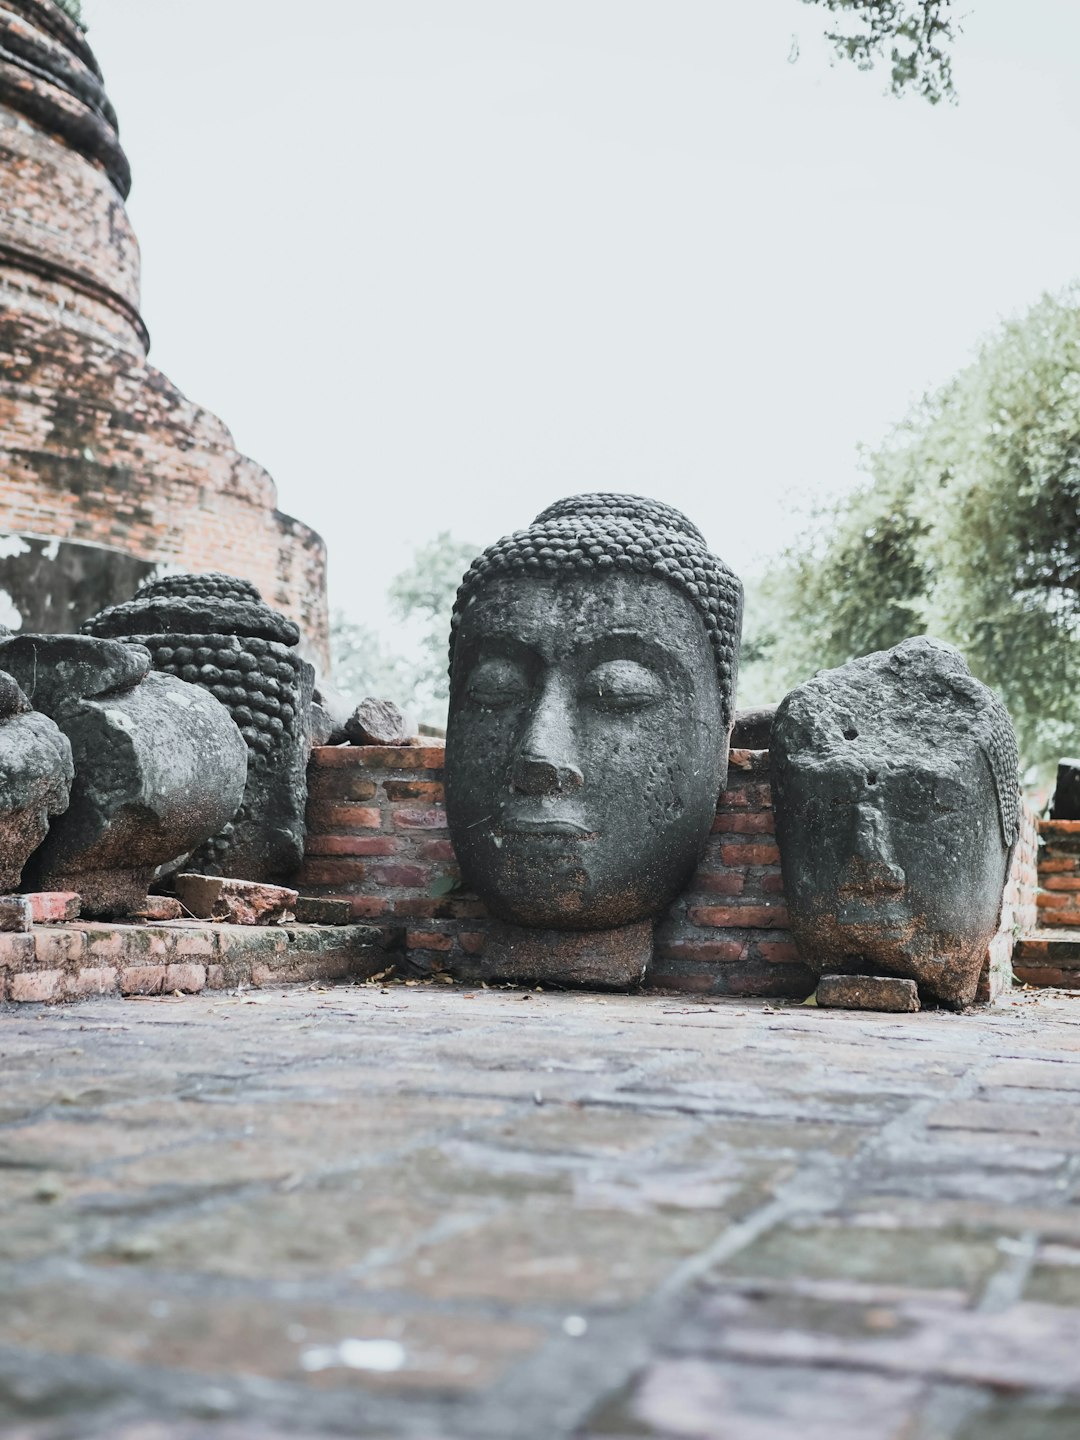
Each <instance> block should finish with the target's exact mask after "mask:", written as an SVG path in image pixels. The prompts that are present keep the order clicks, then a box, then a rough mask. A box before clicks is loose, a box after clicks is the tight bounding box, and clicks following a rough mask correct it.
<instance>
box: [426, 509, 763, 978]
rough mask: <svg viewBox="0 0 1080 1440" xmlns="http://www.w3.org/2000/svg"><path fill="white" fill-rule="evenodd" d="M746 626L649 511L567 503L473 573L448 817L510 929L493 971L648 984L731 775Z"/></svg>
mask: <svg viewBox="0 0 1080 1440" xmlns="http://www.w3.org/2000/svg"><path fill="white" fill-rule="evenodd" d="M741 619H742V587H741V585H740V583H739V581H738V579H737V578H736V577H735V575H733V574H732V572H731V571H730V570H729V569H728V568H727V567H726V566H725V565H724V564H723V563H722V562H721V561H720V560H718V559H717V558H716V557H715V556H714V555H712V554H710V553H709V550H708V548H707V546H706V544H705V541H704V539H703V537H702V536H701V534H700V532H699V531H698V530H697V529H696V528H695V527H694V526H693V525H692V524H691V523H690V522H689V521H688V520H687V519H686V517H685V516H684V515H682V514H680V513H679V511H677V510H674V509H672V507H670V506H668V505H664V504H661V503H660V502H657V501H652V500H646V499H643V498H641V497H638V496H632V495H612V494H597V495H579V496H575V497H572V498H571V499H568V500H563V501H561V502H559V503H558V504H556V505H553V506H551V507H550V509H548V510H545V511H544V512H543V514H542V515H540V516H539V517H538V518H537V520H535V521H534V522H533V524H532V525H530V526H529V527H528V529H526V530H521V531H518V532H517V533H515V534H514V535H510V536H508V537H506V538H505V539H503V540H500V541H498V542H497V543H496V544H495V545H493V546H491V547H490V549H488V550H486V551H485V552H484V554H483V555H481V556H479V557H478V558H477V559H476V560H475V561H474V562H473V564H472V567H471V569H470V570H469V572H468V574H467V575H466V576H465V579H464V580H463V582H462V584H461V588H460V589H459V591H458V596H457V601H456V604H455V607H454V615H453V621H452V632H451V642H450V647H451V649H450V653H451V672H450V673H451V691H450V713H449V724H448V730H447V741H446V747H447V748H446V802H447V817H448V822H449V826H450V833H451V838H452V840H453V843H454V848H455V852H456V854H457V857H458V860H459V862H460V864H461V868H462V872H463V875H464V877H465V879H466V881H467V883H468V884H469V885H470V886H472V887H473V888H474V889H475V890H476V892H477V893H478V894H479V895H480V897H481V898H482V899H483V900H484V902H485V903H486V904H487V906H488V907H489V909H490V910H491V911H492V912H493V913H494V914H495V915H496V916H498V917H499V918H500V919H501V920H502V921H504V922H507V925H506V928H505V929H504V930H502V931H497V932H495V933H494V934H493V935H492V936H489V940H488V948H487V951H486V952H485V963H486V964H487V965H488V967H489V970H490V971H491V973H492V974H493V975H495V974H496V973H499V974H502V975H504V976H506V977H507V978H511V979H522V980H524V979H531V978H534V977H535V978H540V976H541V972H542V978H543V980H545V981H547V982H548V983H555V984H558V983H563V984H565V983H588V984H593V985H597V984H605V983H606V984H609V985H613V986H615V985H620V986H621V985H627V984H631V983H634V982H636V981H637V980H639V979H640V978H641V974H642V971H643V969H644V965H645V963H646V962H647V960H648V958H649V956H650V954H651V947H652V928H651V927H652V918H653V917H654V916H655V915H657V913H658V912H660V911H661V910H663V909H664V908H665V907H666V906H667V905H668V904H669V903H670V902H671V901H672V899H673V898H674V897H675V896H676V895H677V894H678V892H679V891H680V889H682V887H683V886H684V885H685V883H686V881H687V879H688V878H689V876H690V874H691V873H692V871H693V870H694V867H695V866H696V865H697V863H698V860H699V859H700V856H701V852H702V849H703V846H704V843H705V839H706V837H707V836H708V834H709V830H710V827H711V825H712V820H713V817H714V815H715V811H716V801H717V795H718V793H719V791H720V790H721V789H722V788H723V786H724V783H725V780H726V774H727V752H728V737H729V734H730V731H731V725H732V720H733V717H734V711H735V683H736V674H737V670H738V659H739V639H740V631H741ZM515 927H523V929H524V933H523V929H522V928H517V929H516V933H515ZM537 931H542V932H544V934H543V935H538V934H537V933H536V932H537Z"/></svg>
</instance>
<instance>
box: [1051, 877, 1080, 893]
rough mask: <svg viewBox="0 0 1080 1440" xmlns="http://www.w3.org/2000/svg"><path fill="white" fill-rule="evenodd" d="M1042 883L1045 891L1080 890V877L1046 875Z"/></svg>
mask: <svg viewBox="0 0 1080 1440" xmlns="http://www.w3.org/2000/svg"><path fill="white" fill-rule="evenodd" d="M1042 883H1043V886H1044V887H1045V888H1046V889H1047V890H1080V875H1048V876H1047V877H1046V879H1045V880H1044V881H1043V882H1042Z"/></svg>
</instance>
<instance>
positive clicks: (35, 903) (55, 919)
mask: <svg viewBox="0 0 1080 1440" xmlns="http://www.w3.org/2000/svg"><path fill="white" fill-rule="evenodd" d="M23 899H24V900H29V902H30V913H31V914H32V915H33V917H34V924H35V925H56V924H59V923H60V922H61V921H63V920H77V919H78V918H79V915H80V913H81V911H82V899H81V898H80V896H78V895H77V894H76V893H75V891H74V890H37V891H34V892H33V893H32V894H30V895H24V896H23Z"/></svg>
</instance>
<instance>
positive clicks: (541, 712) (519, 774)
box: [510, 679, 585, 795]
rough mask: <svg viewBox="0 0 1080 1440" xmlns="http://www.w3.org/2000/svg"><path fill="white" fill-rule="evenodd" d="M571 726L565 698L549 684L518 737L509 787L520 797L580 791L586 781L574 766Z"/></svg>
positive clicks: (550, 682)
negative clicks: (523, 731) (519, 739)
mask: <svg viewBox="0 0 1080 1440" xmlns="http://www.w3.org/2000/svg"><path fill="white" fill-rule="evenodd" d="M573 748H574V738H573V726H572V725H571V723H570V715H569V713H568V710H567V703H566V699H565V697H564V696H563V695H562V693H561V689H560V687H559V685H558V684H557V683H555V682H554V680H550V679H549V681H548V683H547V685H545V687H544V689H543V691H542V692H541V694H540V697H539V699H538V700H537V702H536V708H535V709H534V711H533V713H532V716H531V717H530V719H529V724H528V726H527V728H526V730H525V733H524V734H523V735H522V737H521V742H520V744H519V746H518V751H517V754H516V755H515V756H514V763H513V766H512V768H511V772H510V784H511V786H512V788H513V789H514V790H516V791H518V793H519V794H521V795H565V794H568V793H570V792H572V791H574V790H580V789H581V787H582V785H583V784H584V783H585V777H584V775H583V774H582V773H581V770H580V768H579V767H578V766H577V765H576V764H575V763H574V756H573Z"/></svg>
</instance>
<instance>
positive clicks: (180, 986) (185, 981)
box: [165, 964, 206, 995]
mask: <svg viewBox="0 0 1080 1440" xmlns="http://www.w3.org/2000/svg"><path fill="white" fill-rule="evenodd" d="M205 984H206V966H205V965H193V964H188V965H170V966H169V967H168V968H167V970H166V972H165V989H166V990H167V991H169V992H170V993H171V992H172V991H173V990H180V991H182V992H183V993H184V994H185V995H197V994H198V993H199V991H200V990H202V988H203V987H204V986H205Z"/></svg>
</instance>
